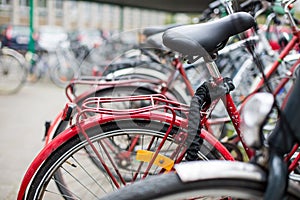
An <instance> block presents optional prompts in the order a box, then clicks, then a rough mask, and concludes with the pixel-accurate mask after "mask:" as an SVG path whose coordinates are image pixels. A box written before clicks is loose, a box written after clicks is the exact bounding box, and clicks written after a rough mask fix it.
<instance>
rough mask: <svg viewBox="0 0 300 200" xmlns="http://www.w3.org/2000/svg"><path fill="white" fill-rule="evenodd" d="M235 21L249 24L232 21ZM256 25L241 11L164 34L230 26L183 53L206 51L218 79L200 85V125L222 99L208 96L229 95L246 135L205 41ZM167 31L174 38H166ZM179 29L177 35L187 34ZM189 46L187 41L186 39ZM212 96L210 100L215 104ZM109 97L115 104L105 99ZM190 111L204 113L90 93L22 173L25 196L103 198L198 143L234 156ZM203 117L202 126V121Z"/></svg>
mask: <svg viewBox="0 0 300 200" xmlns="http://www.w3.org/2000/svg"><path fill="white" fill-rule="evenodd" d="M232 20H237V21H238V22H239V25H240V24H246V26H233V25H232ZM241 22H242V23H241ZM254 24H255V22H254V20H253V18H252V17H251V16H250V15H248V14H246V13H236V14H233V15H230V16H228V17H225V18H222V19H220V20H218V21H215V22H214V23H208V24H200V25H194V26H191V28H192V29H186V28H187V27H178V28H175V29H171V30H170V31H167V32H166V34H165V38H164V39H165V40H169V41H174V40H173V37H174V36H173V34H172V32H173V31H175V32H177V33H178V31H180V30H181V29H182V30H189V31H191V32H193V29H194V28H195V27H197V32H198V31H199V30H205V31H209V30H211V31H212V32H216V31H215V30H219V29H220V26H223V27H226V28H224V30H223V31H224V32H223V33H222V34H220V35H217V36H215V37H214V38H211V39H212V41H214V42H213V43H209V44H208V46H205V45H203V42H204V44H207V43H205V42H206V41H207V39H204V38H202V37H201V36H204V34H197V36H199V38H196V39H195V38H192V39H195V40H193V41H197V45H195V46H193V45H192V44H189V45H188V46H189V48H190V49H192V51H189V52H182V53H184V54H186V55H189V54H190V53H192V54H191V55H193V53H194V52H197V53H200V55H205V58H206V61H208V62H207V67H208V69H209V72H210V73H211V75H212V77H213V78H214V82H213V83H214V84H211V83H209V84H204V85H202V86H201V87H200V88H199V90H197V91H196V96H195V98H198V97H197V96H198V95H199V94H200V96H201V98H203V99H202V100H203V103H205V104H204V105H202V106H201V108H203V109H201V124H205V122H206V121H208V120H209V116H210V113H211V111H212V110H213V108H214V106H215V105H216V102H217V101H212V102H209V101H210V100H213V99H216V100H219V99H220V98H222V100H223V101H224V102H226V106H227V111H228V113H229V116H230V117H231V120H232V122H233V125H234V126H235V128H236V130H237V133H238V134H240V130H239V123H240V122H239V112H238V109H237V108H236V107H235V105H234V103H233V101H232V98H231V96H230V94H229V92H230V91H231V90H232V89H233V88H232V85H231V82H230V79H223V77H222V76H221V74H220V73H219V71H218V68H217V66H216V65H215V64H214V62H213V60H211V59H209V57H206V56H207V54H206V53H205V54H203V53H204V51H202V50H203V48H202V47H201V46H200V45H199V44H201V45H202V46H204V48H205V49H206V51H208V52H210V53H212V52H214V50H216V47H217V46H218V45H217V44H219V43H221V42H222V41H224V40H225V39H227V38H228V37H230V36H231V35H235V34H237V33H240V32H242V31H245V30H246V29H248V28H250V27H252V26H253V25H254ZM189 31H188V32H189ZM173 33H174V32H173ZM190 34H191V33H190ZM190 34H186V35H187V36H190ZM168 35H169V36H170V39H167V37H168ZM192 35H193V34H192ZM208 35H209V34H208ZM176 36H177V37H176V38H178V36H182V34H179V35H178V34H176ZM191 37H193V36H191ZM179 38H180V37H179ZM175 41H176V40H175ZM177 41H179V40H177ZM174 44H175V43H174ZM172 45H173V44H171V45H168V46H170V48H172V49H174V50H178V51H180V52H181V51H182V50H183V51H185V50H186V49H185V48H179V49H177V48H176V47H178V44H177V43H176V44H175V48H173V47H172ZM182 45H183V46H184V47H186V46H185V45H184V43H183V44H182ZM199 49H200V51H199ZM295 68H296V67H295ZM210 87H211V88H212V89H213V91H216V92H218V94H219V95H215V94H216V93H214V96H213V98H211V97H212V96H210V95H211V94H213V93H209V91H207V90H206V89H207V88H209V89H211V88H210ZM197 92H198V93H197ZM224 94H225V97H224ZM202 95H203V96H202ZM209 98H210V99H209ZM225 100H226V101H225ZM197 101H198V99H197ZM115 102H120V103H123V102H130V103H132V102H139V104H142V103H145V104H144V105H147V106H144V107H140V108H135V109H134V108H131V109H127V108H126V109H123V110H119V109H114V108H113V107H109V105H113V104H112V103H115ZM207 103H210V106H209V105H208V104H207ZM104 104H106V105H108V106H103V105H104ZM196 105H199V104H198V103H197V104H196ZM64 111H65V112H64V114H63V115H62V116H63V117H62V119H63V120H66V121H70V117H71V115H70V113H72V112H70V111H72V107H71V106H67V107H66V109H65V110H64ZM188 111H189V112H191V111H192V112H195V113H196V115H198V116H199V108H198V109H194V108H193V107H192V109H190V110H188V107H187V106H186V105H184V104H180V103H178V102H175V101H170V100H168V99H166V98H165V97H164V96H161V95H147V96H133V97H110V98H109V97H108V98H104V97H102V98H101V97H95V98H88V99H86V100H85V101H84V102H83V103H82V108H81V110H80V112H79V113H78V114H77V115H76V120H75V122H73V123H72V124H71V126H70V128H69V129H67V130H65V131H64V132H63V133H61V134H59V135H58V136H57V137H56V138H55V139H54V140H52V141H51V142H50V143H49V144H48V145H47V146H46V147H45V148H44V149H43V150H42V151H41V152H40V154H39V155H38V156H37V157H36V159H35V160H34V161H33V162H32V164H31V166H30V167H29V169H30V170H28V171H27V173H26V174H25V177H24V179H23V182H22V185H21V187H20V191H19V195H18V199H22V198H26V199H35V198H46V197H50V196H52V195H54V196H57V195H59V196H63V197H64V198H79V197H80V196H82V197H84V198H94V197H100V196H102V195H103V194H104V193H106V192H109V191H111V190H112V189H116V188H120V187H121V186H122V185H126V184H129V183H131V182H132V181H135V180H137V179H141V178H144V177H146V176H147V175H152V174H157V173H161V172H164V171H168V170H172V169H173V165H174V163H178V162H181V161H182V160H183V159H186V157H185V154H186V151H188V152H192V153H191V154H190V156H189V157H190V158H192V157H193V156H194V155H193V154H194V153H195V150H196V156H197V159H202V160H206V159H227V160H234V157H233V156H232V155H231V154H230V152H229V151H228V150H227V149H226V147H225V146H224V145H222V144H221V142H220V141H218V140H217V139H216V138H215V137H214V136H213V135H212V134H210V133H209V132H207V131H206V130H204V129H201V131H200V134H199V135H198V136H199V137H197V134H196V135H194V136H195V137H194V138H193V137H191V134H190V132H191V131H188V128H191V127H193V126H189V127H188V123H190V122H191V121H197V119H199V118H198V117H197V118H193V117H191V116H194V115H191V113H190V114H189V120H188V118H187V117H188ZM70 122H72V121H70ZM198 124H199V125H200V120H199V121H198ZM199 125H196V128H195V127H194V128H195V130H196V131H198V128H199V127H201V126H199ZM195 138H196V140H195ZM199 138H202V139H199ZM199 142H200V143H201V144H200V143H199ZM191 147H192V148H191ZM194 147H195V148H194ZM244 147H245V150H246V152H247V154H248V155H249V157H251V156H252V155H253V152H252V151H250V150H249V149H247V146H246V145H245V144H244ZM91 158H92V159H91ZM192 159H193V158H192ZM295 162H297V160H295ZM56 188H58V190H57V189H56Z"/></svg>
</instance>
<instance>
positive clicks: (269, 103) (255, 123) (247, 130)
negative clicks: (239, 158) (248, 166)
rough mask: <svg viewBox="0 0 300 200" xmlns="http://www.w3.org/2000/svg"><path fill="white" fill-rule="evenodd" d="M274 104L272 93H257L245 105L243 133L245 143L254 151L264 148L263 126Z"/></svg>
mask: <svg viewBox="0 0 300 200" xmlns="http://www.w3.org/2000/svg"><path fill="white" fill-rule="evenodd" d="M273 104H274V97H273V95H272V94H270V93H256V94H254V95H253V96H252V97H250V99H249V100H247V102H246V103H245V105H244V107H243V109H242V112H241V131H242V138H243V140H244V142H245V143H246V144H247V145H248V146H249V147H252V148H254V149H259V148H260V147H261V146H262V142H263V140H262V137H263V135H262V131H261V130H262V126H263V125H264V123H265V121H266V119H267V116H268V114H269V113H270V112H271V110H272V107H273Z"/></svg>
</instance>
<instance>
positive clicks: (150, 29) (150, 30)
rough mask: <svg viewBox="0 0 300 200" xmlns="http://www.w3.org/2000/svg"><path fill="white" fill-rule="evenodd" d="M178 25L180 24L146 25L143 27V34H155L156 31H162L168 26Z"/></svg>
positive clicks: (147, 35)
mask: <svg viewBox="0 0 300 200" xmlns="http://www.w3.org/2000/svg"><path fill="white" fill-rule="evenodd" d="M177 26H180V24H167V25H162V26H155V27H147V28H144V30H143V34H144V35H145V36H146V37H149V36H151V35H154V34H157V33H162V32H164V31H166V30H168V29H170V28H174V27H177Z"/></svg>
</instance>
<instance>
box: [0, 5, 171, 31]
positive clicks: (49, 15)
mask: <svg viewBox="0 0 300 200" xmlns="http://www.w3.org/2000/svg"><path fill="white" fill-rule="evenodd" d="M29 2H30V0H0V24H6V23H11V24H24V25H28V24H29V20H30V15H29V11H30V5H29ZM33 2H34V4H33V5H34V6H33V9H34V15H33V21H34V27H35V28H38V27H39V26H41V25H58V26H63V27H64V28H65V29H66V30H73V29H81V28H97V29H103V30H131V29H138V28H142V27H147V26H155V25H162V24H164V23H165V22H166V18H167V16H168V13H165V12H160V11H153V10H147V9H138V8H130V7H120V6H116V5H108V4H100V3H94V2H86V1H74V0H73V1H72V0H33Z"/></svg>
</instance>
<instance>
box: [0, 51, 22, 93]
mask: <svg viewBox="0 0 300 200" xmlns="http://www.w3.org/2000/svg"><path fill="white" fill-rule="evenodd" d="M25 63H26V61H25V59H24V57H23V56H22V55H21V54H20V53H18V52H16V51H14V50H12V49H7V48H3V49H1V50H0V94H14V93H17V92H18V91H19V90H20V89H21V88H22V86H23V85H24V83H25V81H26V78H27V68H26V64H25Z"/></svg>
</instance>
